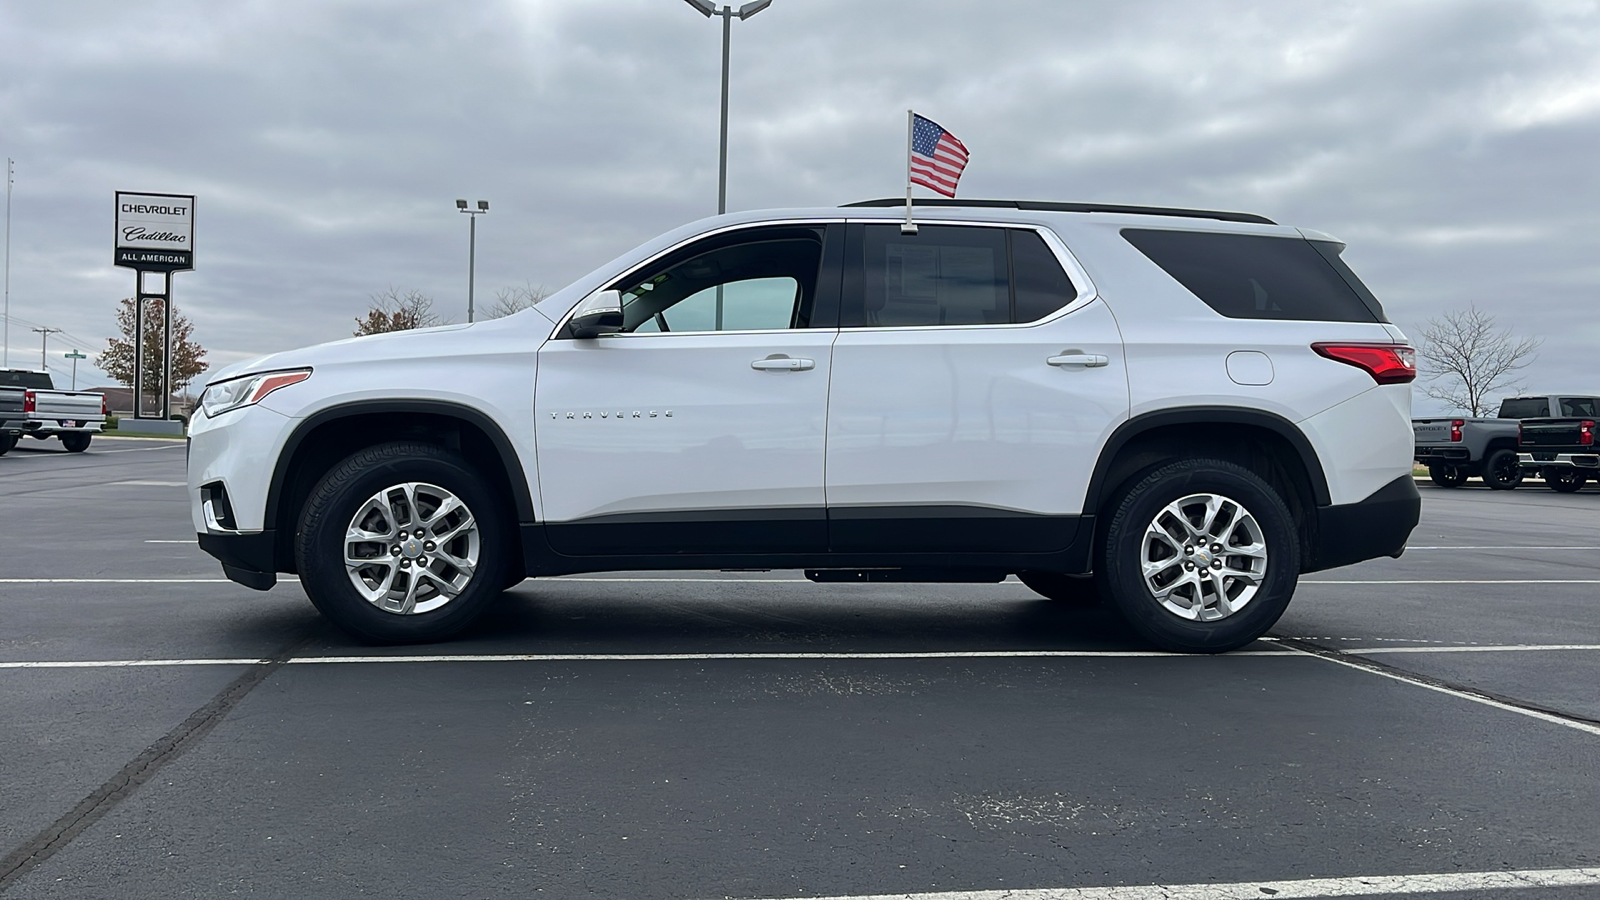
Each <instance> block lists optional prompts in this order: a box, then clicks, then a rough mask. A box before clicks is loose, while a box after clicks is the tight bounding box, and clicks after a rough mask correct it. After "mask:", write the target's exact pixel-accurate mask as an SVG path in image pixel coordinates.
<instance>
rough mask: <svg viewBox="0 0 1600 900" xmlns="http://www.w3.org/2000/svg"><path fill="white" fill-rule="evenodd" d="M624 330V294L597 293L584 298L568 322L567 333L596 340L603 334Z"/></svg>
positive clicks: (614, 292) (615, 292)
mask: <svg viewBox="0 0 1600 900" xmlns="http://www.w3.org/2000/svg"><path fill="white" fill-rule="evenodd" d="M621 330H622V293H621V292H620V291H595V292H594V293H592V294H590V295H589V296H587V297H585V298H583V302H581V303H579V304H578V308H577V309H576V310H574V311H573V313H572V318H571V319H568V320H567V332H568V333H569V334H571V335H572V336H573V337H575V338H594V337H599V336H600V335H602V334H616V333H617V332H619V331H621Z"/></svg>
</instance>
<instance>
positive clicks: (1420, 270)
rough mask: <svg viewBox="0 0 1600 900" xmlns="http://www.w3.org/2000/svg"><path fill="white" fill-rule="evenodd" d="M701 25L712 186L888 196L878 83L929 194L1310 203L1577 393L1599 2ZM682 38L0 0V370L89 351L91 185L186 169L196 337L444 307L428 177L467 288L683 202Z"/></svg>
mask: <svg viewBox="0 0 1600 900" xmlns="http://www.w3.org/2000/svg"><path fill="white" fill-rule="evenodd" d="M733 30H734V36H733V72H734V85H733V92H732V111H733V114H732V129H731V137H730V151H729V155H730V162H729V176H728V181H729V184H728V195H729V207H730V208H731V209H752V208H762V207H780V206H812V205H836V204H839V203H843V202H848V201H851V200H858V199H864V198H868V197H882V196H893V195H895V194H897V193H899V192H900V191H901V190H903V184H904V182H903V180H902V179H903V176H904V165H905V163H904V159H903V156H902V154H903V153H904V142H905V135H904V129H905V110H906V109H907V108H908V107H913V108H915V109H917V110H918V111H919V112H922V113H924V114H926V115H928V116H930V117H932V118H934V119H936V120H938V121H939V122H941V123H942V124H944V125H945V126H946V127H947V128H949V129H950V130H951V131H953V132H954V133H955V134H957V135H958V136H960V137H961V139H962V140H963V141H964V142H965V143H966V145H967V146H968V148H969V149H970V150H971V151H972V154H973V156H972V162H971V164H970V166H969V167H968V169H967V174H966V176H965V178H964V179H963V181H962V185H961V193H962V196H967V197H1007V198H1015V197H1025V198H1038V199H1058V200H1094V201H1106V202H1119V203H1144V204H1159V205H1172V206H1203V207H1213V208H1225V209H1239V210H1247V211H1251V212H1257V213H1261V214H1263V215H1266V216H1269V217H1271V218H1273V219H1275V220H1277V221H1280V222H1285V223H1289V224H1295V225H1301V226H1305V227H1311V228H1316V229H1320V230H1322V231H1327V232H1330V233H1333V234H1335V235H1337V236H1339V237H1340V238H1342V239H1344V240H1345V241H1347V242H1348V243H1349V249H1348V250H1347V251H1346V254H1345V258H1346V259H1347V260H1348V261H1349V262H1350V263H1351V264H1352V265H1353V266H1354V267H1355V269H1356V270H1357V271H1358V272H1359V273H1361V275H1362V276H1363V278H1364V279H1365V280H1366V281H1367V282H1368V283H1369V284H1370V285H1371V286H1372V287H1373V289H1374V290H1375V291H1376V293H1377V294H1378V295H1379V297H1381V298H1382V299H1383V301H1384V303H1385V305H1386V306H1387V307H1388V309H1389V311H1390V314H1391V317H1392V318H1394V320H1395V321H1396V322H1397V323H1398V324H1400V325H1401V327H1403V328H1406V329H1407V330H1408V331H1410V332H1411V333H1412V334H1413V335H1414V336H1415V335H1416V334H1417V332H1418V331H1420V327H1421V325H1422V323H1424V322H1425V320H1426V319H1428V318H1429V317H1430V316H1437V315H1439V314H1440V313H1441V312H1444V311H1446V310H1450V309H1456V308H1464V307H1466V306H1467V305H1469V304H1476V305H1478V306H1479V307H1480V308H1482V309H1484V310H1487V311H1489V312H1490V313H1492V314H1493V315H1495V316H1497V317H1498V319H1499V320H1500V322H1501V324H1502V325H1507V326H1511V327H1513V328H1514V329H1515V330H1516V331H1517V332H1518V333H1520V334H1524V335H1533V336H1539V337H1542V338H1543V339H1544V341H1545V343H1544V346H1543V348H1542V349H1541V351H1540V354H1539V357H1538V359H1537V361H1536V362H1535V363H1534V365H1533V366H1532V367H1530V368H1529V369H1528V370H1527V372H1526V373H1525V380H1526V381H1527V383H1528V384H1529V386H1530V387H1532V388H1535V389H1539V388H1544V389H1551V390H1557V389H1561V390H1573V389H1585V390H1589V391H1600V371H1597V370H1596V368H1595V365H1594V360H1595V358H1596V352H1597V350H1600V316H1597V315H1596V307H1597V306H1600V259H1597V256H1596V252H1595V249H1596V248H1595V245H1596V240H1597V237H1600V228H1597V227H1596V226H1597V225H1600V209H1597V203H1600V195H1597V191H1596V187H1597V186H1600V179H1597V177H1596V174H1595V173H1596V169H1597V165H1600V152H1597V151H1600V140H1597V139H1600V46H1597V45H1600V3H1595V2H1555V0H1552V2H1546V3H1533V2H1528V3H1517V2H1509V0H1494V2H1467V0H1462V2H1404V0H1382V2H1346V3H1341V4H1326V3H1311V2H1283V0H1262V2H1222V0H1217V2H1213V0H1183V2H1177V0H1160V2H1139V0H1134V2H1127V0H1123V2H1116V3H1112V2H1098V0H1097V2H1091V0H1077V2H1067V0H1036V2H1029V0H1007V2H1004V3H994V2H977V0H969V2H957V0H872V2H866V0H854V2H851V0H776V2H775V3H774V4H773V5H772V7H771V8H769V9H768V10H766V11H765V12H762V13H761V14H760V15H758V16H756V17H754V18H752V19H750V20H748V21H744V22H735V23H734V26H733ZM719 66H720V34H719V22H718V21H717V20H710V21H708V20H706V19H704V18H702V17H701V16H700V15H698V14H696V13H695V11H694V10H692V9H691V8H689V6H688V5H686V4H685V3H683V2H682V0H478V2H473V3H460V2H455V3H446V2H442V0H440V2H405V0H271V2H233V3H226V4H219V3H215V2H181V0H171V2H169V0H149V2H144V3H139V4H129V3H125V2H98V0H8V2H6V3H4V4H0V154H3V155H5V156H8V157H10V158H12V159H14V160H15V161H16V181H15V186H14V188H13V190H14V194H13V199H12V218H11V272H10V302H11V313H12V322H11V330H10V342H9V354H10V360H11V363H12V364H13V365H16V364H19V363H21V364H25V365H37V363H38V359H39V355H38V354H39V342H38V335H36V334H33V333H32V332H31V331H30V329H31V328H33V327H36V326H50V327H55V328H63V329H65V330H66V334H65V335H64V336H56V337H55V338H53V341H52V343H51V345H50V346H51V357H52V358H51V360H50V365H51V367H52V368H53V369H55V370H56V371H57V372H61V373H64V372H66V371H67V361H66V360H64V359H62V358H61V355H60V354H61V353H62V352H64V351H65V350H66V349H68V348H69V347H73V346H76V347H81V348H82V349H84V350H87V351H90V352H91V353H92V352H94V351H95V350H98V349H100V348H102V347H103V346H104V342H105V339H106V337H107V336H108V335H109V334H110V333H111V331H112V328H113V307H114V305H115V303H116V301H117V299H118V298H120V297H123V296H127V295H128V294H129V293H130V292H131V290H132V286H133V277H134V276H133V274H132V272H130V271H128V270H125V269H117V268H113V267H112V265H111V232H112V218H111V216H112V196H113V192H114V191H116V190H133V191H156V192H171V193H185V194H191V193H192V194H195V195H197V198H198V199H197V201H196V209H197V227H196V239H195V245H196V256H197V265H198V268H197V269H196V271H194V272H190V273H185V274H181V275H178V276H177V277H176V278H175V279H174V284H175V290H176V299H177V304H178V307H179V308H180V309H181V310H182V311H184V312H185V313H187V314H188V315H189V316H190V317H191V318H192V319H193V320H194V322H195V326H196V327H195V336H196V338H197V339H199V340H200V341H201V342H202V343H203V344H204V345H205V346H206V347H207V348H209V350H210V359H211V361H212V362H213V363H214V364H227V363H230V362H234V361H236V360H240V359H243V358H247V357H249V356H252V355H256V354H260V353H266V352H270V351H274V350H280V349H285V348H289V347H294V346H299V345H304V344H310V343H317V342H321V341H325V340H331V339H336V338H340V337H344V336H347V335H348V334H349V333H350V331H351V329H352V328H353V327H354V322H353V320H354V319H355V318H356V317H357V316H358V315H360V314H361V313H362V312H363V311H364V310H365V309H366V307H367V305H368V300H369V297H370V295H372V294H373V293H375V292H379V291H383V290H385V289H387V288H390V287H394V288H397V289H399V290H402V291H404V290H410V289H415V290H420V291H422V292H424V293H426V294H429V295H431V296H432V297H434V298H435V300H436V302H437V307H438V309H439V311H440V312H441V313H443V314H444V315H445V316H446V317H449V318H453V319H455V320H457V321H462V320H464V319H465V307H466V260H467V222H466V218H467V217H466V216H461V215H458V214H457V213H456V212H455V210H454V200H455V199H456V198H458V197H464V198H467V199H469V200H477V199H480V198H481V199H487V200H489V201H490V203H491V211H490V213H489V214H488V215H487V216H486V217H484V218H483V219H481V220H480V222H479V229H478V231H479V234H478V281H477V284H478V296H479V298H480V301H482V300H486V299H490V298H492V297H493V294H494V292H495V291H496V290H498V289H502V288H507V287H511V286H520V285H525V284H533V285H540V284H543V285H546V286H549V287H551V288H555V287H559V286H561V285H563V284H565V283H566V282H568V281H570V280H572V279H573V278H575V277H577V276H579V275H581V274H583V273H584V272H586V271H588V270H589V269H591V268H593V267H594V266H596V265H598V264H600V263H602V262H604V261H606V260H608V259H610V258H611V257H613V256H615V255H616V254H618V253H620V252H621V251H623V250H625V249H627V248H629V247H631V246H633V245H634V244H636V243H638V242H640V241H642V240H644V239H646V238H649V237H651V236H654V235H655V234H658V233H660V232H662V231H665V230H667V229H669V228H672V227H674V226H677V225H679V224H682V223H684V222H686V221H689V220H692V219H696V218H700V217H701V216H704V215H707V214H710V213H712V212H714V211H715V208H716V207H715V204H716V174H717V172H716V169H717V92H718V77H719ZM89 362H92V360H90V361H89ZM105 381H106V379H105V378H104V376H103V375H102V374H101V373H99V372H98V371H96V370H94V369H93V368H92V367H88V366H85V367H83V368H80V371H79V384H80V386H98V385H99V384H102V383H105ZM1423 408H1426V407H1425V406H1424V405H1423V404H1419V409H1423Z"/></svg>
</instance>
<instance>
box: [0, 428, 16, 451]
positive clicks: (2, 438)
mask: <svg viewBox="0 0 1600 900" xmlns="http://www.w3.org/2000/svg"><path fill="white" fill-rule="evenodd" d="M16 445H17V433H16V432H14V431H0V456H5V455H6V454H7V453H10V452H11V448H12V447H15V446H16Z"/></svg>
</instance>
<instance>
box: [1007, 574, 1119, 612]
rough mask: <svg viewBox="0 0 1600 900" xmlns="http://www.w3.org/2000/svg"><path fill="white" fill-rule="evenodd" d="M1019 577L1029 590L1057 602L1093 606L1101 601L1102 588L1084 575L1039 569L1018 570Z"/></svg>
mask: <svg viewBox="0 0 1600 900" xmlns="http://www.w3.org/2000/svg"><path fill="white" fill-rule="evenodd" d="M1017 578H1019V579H1021V581H1022V583H1023V584H1025V585H1027V586H1028V588H1029V590H1032V591H1033V592H1034V593H1036V594H1038V595H1039V596H1041V597H1046V598H1049V599H1051V600H1054V601H1056V602H1057V603H1067V604H1071V605H1073V606H1093V605H1095V604H1097V603H1099V602H1100V588H1099V587H1098V586H1097V585H1096V584H1095V581H1094V579H1093V578H1091V577H1088V576H1083V575H1063V574H1061V573H1060V572H1043V571H1040V570H1037V569H1034V570H1030V571H1027V572H1018V573H1017Z"/></svg>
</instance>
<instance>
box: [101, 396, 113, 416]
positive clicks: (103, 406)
mask: <svg viewBox="0 0 1600 900" xmlns="http://www.w3.org/2000/svg"><path fill="white" fill-rule="evenodd" d="M100 415H102V416H109V415H111V407H109V406H107V405H106V395H105V394H101V395H100Z"/></svg>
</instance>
